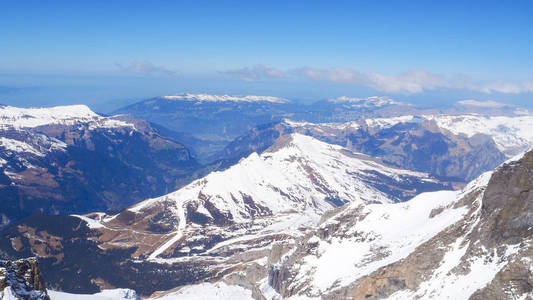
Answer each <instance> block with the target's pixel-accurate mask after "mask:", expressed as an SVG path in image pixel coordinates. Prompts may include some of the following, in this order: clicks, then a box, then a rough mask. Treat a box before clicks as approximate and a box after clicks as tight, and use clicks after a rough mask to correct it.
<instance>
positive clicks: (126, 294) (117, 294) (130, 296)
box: [48, 289, 139, 300]
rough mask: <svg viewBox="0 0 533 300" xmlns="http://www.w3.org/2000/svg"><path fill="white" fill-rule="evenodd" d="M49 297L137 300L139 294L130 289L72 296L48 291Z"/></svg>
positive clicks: (62, 298)
mask: <svg viewBox="0 0 533 300" xmlns="http://www.w3.org/2000/svg"><path fill="white" fill-rule="evenodd" d="M48 295H49V296H50V299H51V300H72V299H80V300H84V299H87V300H136V299H139V298H138V297H137V293H136V292H135V291H134V290H130V289H112V290H103V291H101V292H100V293H96V294H71V293H65V292H58V291H52V290H48Z"/></svg>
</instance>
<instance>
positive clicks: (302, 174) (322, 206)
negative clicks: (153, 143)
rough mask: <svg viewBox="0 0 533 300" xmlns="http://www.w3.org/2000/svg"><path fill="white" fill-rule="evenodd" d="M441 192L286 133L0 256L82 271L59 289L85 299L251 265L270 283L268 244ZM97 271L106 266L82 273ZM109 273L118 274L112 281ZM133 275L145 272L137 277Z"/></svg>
mask: <svg viewBox="0 0 533 300" xmlns="http://www.w3.org/2000/svg"><path fill="white" fill-rule="evenodd" d="M443 188H446V186H443V185H442V184H440V183H439V182H438V181H436V180H435V179H433V178H431V177H430V176H428V175H427V174H425V173H420V172H413V171H407V170H402V169H397V168H394V167H390V166H387V165H385V164H383V163H382V162H380V161H379V160H376V159H373V158H370V157H368V156H366V155H363V154H358V153H354V152H351V151H349V150H347V149H345V148H343V147H341V146H337V145H330V144H327V143H324V142H320V141H318V140H316V139H314V138H312V137H309V136H304V135H300V134H292V135H287V136H284V137H282V138H280V139H279V140H278V141H277V142H276V143H275V144H274V145H273V146H272V147H270V148H269V149H267V150H266V151H264V152H262V153H261V154H256V153H254V154H252V155H250V156H249V157H247V158H245V159H243V160H241V161H240V162H239V163H238V164H236V165H234V166H232V167H230V168H228V169H226V170H224V171H221V172H214V173H211V174H209V175H207V176H206V177H204V178H201V179H198V180H196V181H193V182H192V183H190V184H188V185H186V186H184V187H183V188H181V189H179V190H177V191H175V192H172V193H170V194H167V195H165V196H161V197H157V198H152V199H148V200H146V201H143V202H141V203H139V204H136V205H134V206H132V207H130V208H128V209H125V210H123V211H122V212H120V213H118V214H115V215H105V214H103V213H92V214H87V215H81V216H80V215H75V216H61V217H57V218H55V219H54V218H51V217H50V218H40V219H39V218H33V219H32V218H30V219H27V221H26V222H24V225H20V226H22V227H18V226H15V227H12V228H11V231H7V230H6V231H5V232H4V235H3V237H2V239H3V240H12V239H17V237H18V236H19V235H20V232H21V231H22V232H24V236H23V237H19V238H21V239H22V240H21V241H24V242H22V246H21V247H20V248H19V247H15V248H13V247H12V245H11V246H10V245H9V244H7V245H5V247H3V248H0V251H5V252H6V253H11V255H16V253H24V251H33V252H36V253H38V255H40V256H43V257H46V258H47V259H43V265H44V266H46V268H47V271H48V272H49V273H50V274H58V275H59V274H61V276H60V277H61V278H64V276H65V274H67V273H69V272H72V271H74V270H75V269H73V268H72V266H71V264H76V265H79V266H80V268H81V270H82V271H81V273H77V275H76V278H77V280H76V281H75V282H70V281H69V282H68V283H67V282H62V283H61V286H62V288H64V289H70V290H74V291H85V292H87V291H91V289H92V288H93V287H94V285H95V284H98V286H100V287H102V288H103V287H106V286H124V285H123V284H125V283H126V282H127V283H128V284H130V285H129V286H128V287H130V288H134V289H135V290H137V292H139V293H141V294H143V295H147V294H151V293H152V292H154V291H155V290H167V289H170V288H172V287H176V286H180V285H184V284H189V283H192V282H197V281H206V280H215V279H217V278H219V276H221V274H229V273H233V271H234V270H235V269H236V268H237V269H239V268H245V267H249V266H255V265H256V264H261V265H262V266H263V267H261V271H260V272H261V274H262V275H261V276H267V269H266V268H265V267H266V265H267V263H268V261H269V258H268V257H269V255H270V247H271V245H272V244H273V243H278V242H279V243H282V244H286V245H295V244H294V243H295V242H296V239H298V238H300V237H302V236H304V234H305V233H306V232H307V231H308V230H310V229H311V228H313V227H314V226H316V224H318V223H319V221H320V219H321V218H322V216H323V215H324V214H327V213H328V212H329V211H331V210H332V209H336V208H337V207H339V206H341V205H343V204H345V203H359V204H361V205H366V204H370V203H382V204H383V203H393V202H398V201H403V200H405V199H408V198H410V197H412V196H413V195H415V194H417V193H420V192H423V191H428V190H440V189H443ZM59 222H61V223H62V224H64V225H63V226H62V228H61V230H57V228H55V227H54V226H53V225H51V224H57V223H59ZM80 226H81V227H80ZM31 228H35V229H36V228H39V230H36V231H34V230H33V229H31ZM43 234H44V235H45V236H46V237H43ZM72 236H75V237H76V242H75V243H74V244H70V243H63V242H60V245H58V244H53V245H52V244H49V245H48V246H47V247H45V248H44V249H43V247H42V246H36V247H34V246H32V245H33V244H32V242H31V241H33V240H49V241H52V240H54V241H57V240H65V239H67V237H72ZM69 240H70V238H69ZM26 241H27V243H28V244H27V245H28V246H24V245H26ZM15 245H18V244H17V243H16V244H15ZM80 248H81V249H84V248H86V249H89V250H87V251H86V250H83V253H84V254H83V255H87V257H85V258H84V259H83V260H82V261H72V259H74V257H72V256H69V255H67V253H70V251H73V249H80ZM77 251H81V250H77ZM118 253H120V255H118ZM79 255H80V254H78V255H76V257H79ZM94 263H98V264H101V265H105V266H106V267H105V268H104V269H95V268H92V267H89V266H87V265H86V264H94ZM107 268H112V269H113V270H114V271H112V272H111V274H110V273H109V272H108V271H109V270H107ZM139 269H142V270H143V271H142V272H140V273H139V272H138V271H134V270H139ZM76 270H77V269H76ZM83 270H85V271H83ZM106 270H107V271H106ZM65 272H66V273H65ZM76 272H77V271H76ZM58 275H57V276H58ZM139 276H140V277H139ZM258 276H259V275H258ZM54 278H58V277H53V278H51V279H50V282H53V283H54V284H59V283H58V282H55V281H54V280H55V279H54ZM95 278H100V279H101V281H94V280H95ZM148 278H150V280H147V279H148ZM102 280H103V281H102ZM94 282H96V283H94Z"/></svg>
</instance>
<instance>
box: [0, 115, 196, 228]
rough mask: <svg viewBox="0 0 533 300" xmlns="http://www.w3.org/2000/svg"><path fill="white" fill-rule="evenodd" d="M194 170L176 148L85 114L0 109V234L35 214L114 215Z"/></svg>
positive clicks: (124, 120) (150, 132) (135, 127)
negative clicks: (2, 228)
mask: <svg viewBox="0 0 533 300" xmlns="http://www.w3.org/2000/svg"><path fill="white" fill-rule="evenodd" d="M197 167H198V165H197V163H196V162H195V161H194V159H192V158H191V156H190V154H189V151H188V150H187V149H186V148H185V147H184V146H183V145H181V144H178V143H176V142H174V141H172V140H169V139H167V138H165V137H163V136H161V135H160V134H159V133H158V132H157V130H155V129H154V128H152V127H151V126H150V125H149V124H148V123H146V122H144V121H140V120H135V119H133V118H131V117H128V116H113V117H103V116H100V115H98V114H96V113H94V112H92V111H91V110H90V109H89V108H88V107H87V106H84V105H74V106H60V107H51V108H16V107H9V106H1V107H0V193H1V194H2V196H3V199H2V204H3V209H2V210H1V211H0V221H1V222H0V226H1V225H5V224H7V223H9V222H12V221H15V220H18V219H20V218H21V217H25V216H28V215H31V214H35V213H51V214H57V213H74V212H77V213H86V212H90V211H93V210H106V209H120V208H124V207H126V206H128V205H131V204H133V203H136V202H138V201H141V200H143V199H145V198H146V197H150V196H156V195H161V194H164V193H165V192H168V190H172V189H175V188H176V187H178V186H179V185H180V182H179V179H180V178H183V177H184V176H186V175H187V174H189V173H191V172H192V171H194V170H195V169H196V168H197Z"/></svg>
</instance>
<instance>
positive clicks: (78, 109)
mask: <svg viewBox="0 0 533 300" xmlns="http://www.w3.org/2000/svg"><path fill="white" fill-rule="evenodd" d="M79 123H93V124H94V125H95V126H97V127H104V128H114V127H121V126H129V127H133V124H130V123H126V122H124V121H120V120H115V119H112V118H107V117H102V116H100V115H98V114H96V113H95V112H93V111H92V110H91V109H90V108H89V107H87V106H86V105H68V106H55V107H46V108H19V107H12V106H0V129H9V128H15V129H21V128H34V127H38V126H43V125H55V124H58V125H75V124H79Z"/></svg>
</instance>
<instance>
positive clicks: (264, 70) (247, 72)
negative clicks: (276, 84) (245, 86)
mask: <svg viewBox="0 0 533 300" xmlns="http://www.w3.org/2000/svg"><path fill="white" fill-rule="evenodd" d="M222 73H224V74H227V75H229V76H232V77H236V78H239V79H242V80H245V81H255V80H261V79H273V78H283V77H285V73H284V72H283V71H281V70H278V69H275V68H270V67H266V66H264V65H255V66H253V67H246V68H242V69H235V70H229V71H226V72H222Z"/></svg>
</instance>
